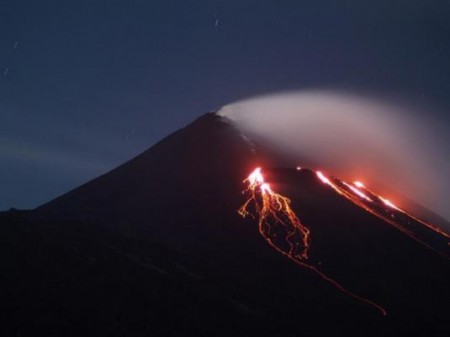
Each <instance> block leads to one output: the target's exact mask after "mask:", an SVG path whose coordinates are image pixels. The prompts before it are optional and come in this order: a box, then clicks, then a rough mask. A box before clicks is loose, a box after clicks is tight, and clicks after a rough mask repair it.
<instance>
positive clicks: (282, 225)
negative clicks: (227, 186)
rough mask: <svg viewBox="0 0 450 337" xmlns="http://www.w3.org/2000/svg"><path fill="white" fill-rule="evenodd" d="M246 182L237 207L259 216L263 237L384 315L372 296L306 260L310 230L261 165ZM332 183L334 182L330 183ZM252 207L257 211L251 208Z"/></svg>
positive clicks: (260, 230) (297, 261)
mask: <svg viewBox="0 0 450 337" xmlns="http://www.w3.org/2000/svg"><path fill="white" fill-rule="evenodd" d="M244 183H248V187H247V189H246V191H245V192H246V193H247V194H248V199H247V201H246V202H245V203H244V205H243V206H242V207H241V208H240V209H239V210H238V213H239V214H240V215H241V216H242V217H244V218H245V217H246V216H248V215H250V216H253V217H254V218H255V219H256V218H257V219H258V228H259V232H260V234H261V235H262V236H263V237H264V239H265V240H266V241H267V242H268V243H269V244H270V245H271V246H272V247H273V248H274V249H275V250H276V251H278V252H279V253H281V254H283V255H284V256H286V257H288V258H289V259H291V260H292V261H294V262H295V263H297V264H298V265H300V266H302V267H305V268H307V269H309V270H312V271H314V272H315V273H316V274H318V275H319V276H320V277H321V278H322V279H324V280H325V281H327V282H329V283H331V284H332V285H333V286H335V287H336V288H337V289H339V290H340V291H342V292H343V293H345V294H347V295H349V296H351V297H353V298H355V299H357V300H359V301H362V302H365V303H367V304H369V305H371V306H373V307H375V308H377V309H378V310H379V311H380V312H381V313H382V314H383V315H384V316H385V315H386V310H385V309H384V308H383V307H382V306H380V305H378V304H376V303H374V302H372V301H371V300H369V299H366V298H364V297H361V296H359V295H356V294H354V293H352V292H351V291H349V290H347V289H346V288H344V287H343V286H342V285H340V284H339V283H338V282H337V281H335V280H334V279H332V278H330V277H329V276H327V275H325V274H324V273H323V272H321V271H320V270H319V269H318V268H317V267H315V266H313V265H311V264H309V263H307V262H306V261H307V260H308V249H309V246H310V241H311V238H310V230H309V229H308V228H307V227H306V226H304V225H303V224H302V223H301V221H300V220H299V218H298V217H297V215H296V214H295V212H294V211H293V210H292V208H291V206H290V204H291V201H290V200H289V199H288V198H286V197H284V196H282V195H280V194H277V193H275V192H274V191H273V190H272V188H271V187H270V185H269V184H268V183H267V182H265V180H264V176H263V175H262V172H261V168H256V169H255V170H254V171H253V172H252V173H251V174H250V175H249V176H248V178H247V179H245V180H244ZM330 183H331V182H330ZM251 207H253V208H254V211H255V214H254V215H253V213H252V212H251V211H250V208H251Z"/></svg>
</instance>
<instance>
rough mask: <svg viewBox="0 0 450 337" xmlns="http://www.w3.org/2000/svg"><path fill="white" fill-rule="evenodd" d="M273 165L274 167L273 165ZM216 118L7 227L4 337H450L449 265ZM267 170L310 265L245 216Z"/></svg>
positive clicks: (6, 222) (17, 216)
mask: <svg viewBox="0 0 450 337" xmlns="http://www.w3.org/2000/svg"><path fill="white" fill-rule="evenodd" d="M262 158H264V159H262ZM273 158H274V157H273V155H271V154H270V151H267V150H266V149H264V148H263V147H261V145H259V146H258V147H257V148H255V147H254V146H253V145H251V144H250V143H249V142H248V141H247V140H246V139H245V138H244V137H242V136H241V135H240V134H239V132H237V131H236V129H235V128H234V127H233V126H232V125H231V124H229V123H228V122H227V121H225V120H223V119H222V118H221V117H219V116H217V115H215V114H206V115H205V116H203V117H201V118H199V119H198V120H197V121H195V122H194V123H192V124H191V125H189V126H187V127H186V128H184V129H182V130H180V131H177V132H175V133H174V134H172V135H170V136H169V137H167V138H166V139H164V140H163V141H161V142H160V143H158V144H157V145H155V146H154V147H152V148H151V149H149V150H147V151H146V152H144V153H143V154H141V155H140V156H138V157H136V158H134V159H132V160H131V161H129V162H128V163H125V164H124V165H122V166H120V167H118V168H117V169H114V170H113V171H111V172H110V173H107V174H106V175H104V176H102V177H99V178H97V179H95V180H93V181H91V182H89V183H87V184H85V185H83V186H81V187H79V188H77V189H75V190H73V191H71V192H69V193H67V194H65V195H63V196H61V197H59V198H57V199H55V200H53V201H51V202H49V203H48V204H45V205H43V206H41V207H39V208H38V209H37V210H34V211H28V212H7V213H3V214H1V215H0V224H1V228H2V235H1V237H0V249H1V252H0V256H1V259H2V265H3V266H5V267H4V273H3V277H2V278H1V287H0V294H1V298H2V301H1V304H0V305H1V306H2V309H4V310H3V311H5V312H7V313H8V315H7V316H5V317H4V318H2V324H1V329H2V330H3V331H4V332H5V333H4V334H3V335H17V334H18V333H20V335H23V336H35V335H45V336H51V335H55V336H56V335H65V336H70V335H72V336H78V335H84V336H91V335H92V336H94V335H95V336H98V335H104V336H106V335H108V336H110V335H111V336H116V335H117V336H123V335H126V336H144V335H145V336H148V335H158V336H161V335H172V336H173V335H176V336H180V335H182V336H183V335H199V336H202V335H206V336H209V335H214V336H230V335H233V336H248V335H260V336H296V335H299V334H301V335H303V336H317V335H319V336H320V335H330V334H333V335H342V336H344V335H345V336H361V335H364V336H381V335H382V336H422V335H433V336H439V335H442V336H444V335H447V333H448V332H449V331H448V326H447V323H446V321H447V312H446V306H447V304H448V303H449V300H450V299H449V293H448V290H447V288H448V287H447V284H448V281H449V280H450V270H449V264H448V260H446V259H445V258H443V257H442V256H440V255H437V254H435V253H434V252H433V251H431V250H429V249H427V248H426V247H423V246H422V245H420V244H418V243H417V242H416V241H414V240H411V239H410V238H409V237H407V236H405V235H404V233H402V232H400V231H399V230H398V229H396V228H394V227H392V226H391V225H390V224H388V223H386V222H385V221H383V220H381V219H379V218H377V217H375V216H373V215H371V214H369V213H367V212H366V211H364V210H362V209H361V208H358V207H357V206H355V205H354V204H352V203H351V202H349V201H348V200H346V199H344V198H342V197H341V196H339V195H338V194H336V193H334V191H332V190H330V189H329V188H327V187H326V186H324V185H323V184H322V183H321V182H320V181H319V180H318V179H317V177H316V176H315V174H314V173H313V172H311V171H308V170H302V171H297V170H295V169H280V168H269V167H268V166H271V167H273V166H274V162H276V160H275V159H273ZM257 165H262V166H264V167H267V176H268V179H269V180H270V182H271V185H272V186H273V188H275V189H276V190H277V192H279V193H282V194H283V195H285V196H287V197H289V198H290V199H291V200H292V206H293V209H294V210H295V212H296V213H297V214H298V216H299V217H300V218H301V219H302V221H303V222H304V223H305V224H307V225H308V226H309V228H310V230H311V263H314V264H315V265H317V266H318V267H319V268H320V269H321V270H322V271H323V272H325V273H326V274H327V275H329V276H330V277H332V278H334V279H335V280H337V281H339V282H340V283H341V284H342V285H344V286H345V287H346V288H348V289H350V290H352V291H353V292H355V293H357V294H360V295H362V296H365V297H367V298H370V299H372V300H373V301H376V302H377V303H380V304H382V305H383V306H385V307H386V310H387V311H388V316H387V317H383V316H381V315H380V313H379V312H378V311H377V310H376V309H374V308H373V307H371V306H369V305H367V304H365V303H362V302H360V301H357V300H355V299H354V298H351V297H349V296H347V295H346V294H344V293H342V292H340V291H339V290H338V289H336V288H335V287H334V286H333V285H331V284H330V283H328V282H326V281H324V280H323V279H322V278H321V277H319V276H318V275H317V274H315V273H313V272H311V271H310V270H307V269H303V268H301V267H299V266H298V265H296V264H295V263H292V261H290V260H288V259H286V258H285V257H283V256H282V255H280V254H278V253H277V252H276V251H274V250H273V249H272V248H271V247H270V246H269V245H268V244H267V243H266V242H265V241H264V239H263V238H262V237H261V236H260V235H259V232H258V229H257V224H256V221H255V220H254V219H246V220H243V219H242V218H241V217H240V216H239V215H238V214H237V212H236V210H237V209H238V208H239V207H240V206H241V205H242V203H243V202H244V201H245V198H244V196H243V194H242V190H243V189H244V187H245V186H244V184H242V180H243V179H244V178H245V177H246V176H247V175H248V173H249V172H250V171H252V170H253V169H254V168H255V167H256V166H257Z"/></svg>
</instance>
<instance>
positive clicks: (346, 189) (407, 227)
mask: <svg viewBox="0 0 450 337" xmlns="http://www.w3.org/2000/svg"><path fill="white" fill-rule="evenodd" d="M316 175H317V177H318V178H319V179H320V180H321V181H322V182H323V183H324V184H327V185H329V186H330V187H331V188H333V189H334V190H335V191H336V192H337V193H339V194H340V195H342V196H344V197H345V198H346V199H348V200H350V201H351V202H353V203H354V204H356V205H357V206H359V207H361V208H363V209H365V210H366V211H368V212H370V213H371V214H373V215H375V216H377V217H379V218H381V219H383V220H384V221H386V222H388V223H389V224H391V225H393V226H394V227H395V228H397V229H399V230H400V231H402V232H404V233H405V234H407V235H408V236H409V237H411V238H412V239H414V240H416V241H417V242H419V243H421V244H422V245H424V246H425V247H427V248H429V249H431V250H433V251H434V252H436V253H438V254H440V255H442V256H444V257H445V258H448V256H447V255H445V254H443V253H442V252H440V251H438V250H436V249H435V248H433V247H431V246H430V245H429V244H428V243H426V242H425V241H424V240H422V239H421V238H420V235H419V234H418V232H419V231H421V230H423V228H420V227H418V226H414V225H413V224H414V222H415V223H419V224H422V225H424V226H425V227H426V228H428V229H430V230H432V231H434V232H435V233H437V234H439V235H441V237H444V238H445V239H449V238H450V235H449V234H448V233H446V232H445V231H443V230H442V229H441V228H439V227H437V226H435V225H433V224H430V223H428V222H425V221H423V220H420V219H418V218H417V217H415V216H413V215H412V214H410V213H408V212H407V211H405V210H403V209H401V208H399V207H397V206H396V205H395V204H394V203H393V202H392V201H390V200H388V199H386V198H384V197H382V196H380V195H378V194H376V193H375V192H373V191H371V190H369V189H368V188H367V187H365V186H364V184H363V183H361V182H360V181H355V182H354V183H353V184H349V183H347V182H345V181H343V180H340V179H337V178H331V177H330V178H329V177H327V176H325V175H324V174H323V173H322V172H321V171H316ZM385 206H387V207H385ZM447 245H448V242H447Z"/></svg>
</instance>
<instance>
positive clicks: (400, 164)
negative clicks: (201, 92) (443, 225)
mask: <svg viewBox="0 0 450 337" xmlns="http://www.w3.org/2000/svg"><path fill="white" fill-rule="evenodd" d="M219 114H220V115H222V116H224V117H226V118H228V119H229V120H231V121H232V122H233V123H235V124H236V125H237V127H238V128H239V129H240V130H241V131H242V132H243V134H244V135H246V136H247V137H249V138H252V137H254V138H258V139H259V140H261V139H263V140H266V141H268V142H270V144H272V145H274V146H276V147H277V148H279V149H280V150H282V151H284V152H286V153H288V154H290V157H291V158H293V162H292V164H293V165H300V166H304V167H310V168H315V169H321V170H324V171H326V172H329V173H330V174H332V175H335V176H336V177H340V178H344V179H348V180H350V181H352V180H361V181H363V182H365V184H366V185H367V186H369V187H373V188H377V189H378V190H379V191H380V192H383V189H384V191H386V190H388V191H390V192H389V193H391V195H390V197H391V198H392V199H393V200H396V201H398V202H399V203H400V204H401V201H400V198H399V196H401V195H403V196H406V197H407V198H409V199H411V200H414V201H416V202H418V203H420V204H422V205H423V206H425V207H427V208H428V209H430V210H432V211H434V212H436V213H438V214H440V215H442V216H444V217H446V218H447V219H450V209H449V208H448V207H447V206H448V202H447V200H449V197H450V195H449V194H450V179H449V178H448V177H447V174H448V172H450V161H449V158H448V153H447V152H446V144H447V142H448V139H445V137H446V136H445V135H444V134H441V135H440V134H439V133H438V129H439V128H438V127H435V125H434V121H433V120H431V119H430V118H429V117H425V114H424V113H421V112H420V111H414V109H410V108H405V107H401V106H398V105H395V104H387V103H384V102H381V101H379V100H377V99H370V98H361V97H356V96H352V95H347V94H340V93H334V92H325V91H324V92H317V91H315V92H303V93H283V94H275V95H268V96H262V97H258V98H252V99H248V100H244V101H239V102H236V103H233V104H230V105H227V106H225V107H223V108H222V109H221V110H220V111H219ZM392 191H395V192H397V197H396V195H395V193H394V194H393V195H392ZM388 195H389V194H388Z"/></svg>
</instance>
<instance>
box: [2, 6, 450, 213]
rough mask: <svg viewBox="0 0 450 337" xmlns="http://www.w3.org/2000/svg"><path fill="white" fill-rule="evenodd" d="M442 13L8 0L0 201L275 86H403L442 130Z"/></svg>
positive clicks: (445, 21)
mask: <svg viewBox="0 0 450 337" xmlns="http://www.w3.org/2000/svg"><path fill="white" fill-rule="evenodd" d="M449 18H450V2H448V1H438V0H435V1H392V0H391V1H384V0H383V1H379V0H377V1H375V0H373V1H363V0H359V1H330V2H328V3H327V2H325V1H317V0H314V1H300V0H292V1H290V0H283V1H279V0H272V1H264V0H260V1H257V0H253V1H246V0H238V1H235V0H220V1H213V0H197V1H190V0H179V1H170V0H164V1H155V0H140V1H133V0H127V1H114V0H108V1H96V0H90V1H80V0H78V1H61V0H59V1H45V0H40V1H36V0H13V1H8V0H3V1H1V3H0V209H8V208H10V207H16V208H30V207H35V206H38V205H39V204H42V203H44V202H46V201H48V200H50V199H52V198H54V197H56V196H58V195H59V194H61V193H63V192H66V191H68V190H70V189H72V188H74V187H76V186H78V185H79V184H81V183H83V182H85V181H87V180H89V179H91V178H94V177H96V176H98V175H99V174H102V173H105V172H107V171H108V170H110V169H112V168H113V167H115V166H117V165H118V164H120V163H122V162H124V161H126V160H127V159H130V158H131V157H133V156H135V155H137V154H139V153H140V152H142V151H143V150H145V149H146V148H148V147H149V146H151V145H152V144H154V143H155V142H156V141H158V140H160V139H161V138H162V137H164V136H166V135H167V134H169V133H171V132H172V131H174V130H176V129H177V128H179V127H182V126H184V125H186V124H187V123H189V122H191V121H192V120H193V119H194V118H196V117H198V116H200V115H201V114H203V113H205V112H207V111H211V110H216V109H218V108H219V107H221V106H222V105H224V104H227V103H230V102H232V101H235V100H238V99H242V98H246V97H249V96H253V95H260V94H265V93H270V92H276V91H282V90H296V89H299V90H301V89H320V88H337V89H342V90H345V91H349V92H368V93H377V94H387V95H390V96H399V97H402V98H403V99H405V100H407V101H408V100H410V101H414V102H417V103H418V104H424V105H425V106H429V107H430V106H432V107H433V108H432V109H428V110H426V113H427V114H430V115H431V117H432V118H434V119H436V121H437V122H438V123H440V124H441V126H442V127H443V128H446V129H447V130H448V128H449V126H450V116H448V115H447V114H446V111H450V110H449V109H450V95H449V92H450V20H449Z"/></svg>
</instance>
